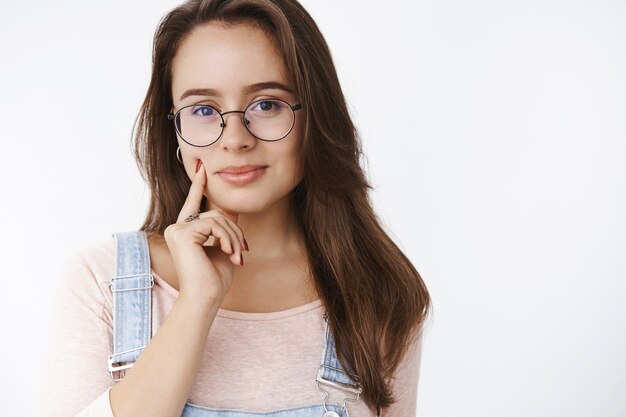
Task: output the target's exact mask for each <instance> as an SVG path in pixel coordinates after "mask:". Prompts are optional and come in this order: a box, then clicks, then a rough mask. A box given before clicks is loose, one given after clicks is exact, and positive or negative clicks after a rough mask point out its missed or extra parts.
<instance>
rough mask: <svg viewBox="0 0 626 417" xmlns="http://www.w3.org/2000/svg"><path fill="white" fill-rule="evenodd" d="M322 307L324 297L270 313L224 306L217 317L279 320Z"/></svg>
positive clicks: (167, 288) (175, 293)
mask: <svg viewBox="0 0 626 417" xmlns="http://www.w3.org/2000/svg"><path fill="white" fill-rule="evenodd" d="M150 273H151V274H152V276H153V277H154V280H155V281H157V282H158V284H159V285H160V286H161V287H163V289H164V290H165V291H166V292H168V293H169V294H171V295H173V296H174V297H176V298H178V296H179V294H180V292H179V291H178V290H177V289H176V288H174V287H172V286H171V285H170V284H169V283H168V282H167V281H165V280H164V279H163V278H161V277H160V276H159V274H157V273H156V271H155V270H154V269H152V268H150ZM321 307H322V299H321V298H318V299H317V300H314V301H311V302H310V303H307V304H302V305H299V306H296V307H292V308H288V309H287V310H280V311H272V312H269V313H251V312H246V311H235V310H226V309H223V308H220V309H218V311H217V317H222V318H227V319H234V320H246V321H265V320H277V319H282V318H286V317H291V316H295V315H296V314H300V313H304V312H306V311H309V310H313V309H317V308H321Z"/></svg>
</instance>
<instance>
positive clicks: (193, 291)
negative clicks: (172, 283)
mask: <svg viewBox="0 0 626 417" xmlns="http://www.w3.org/2000/svg"><path fill="white" fill-rule="evenodd" d="M205 185H206V171H205V169H204V165H200V169H199V170H198V171H197V172H196V173H195V174H194V176H193V178H192V180H191V187H190V188H189V194H188V195H187V199H186V200H185V203H184V204H183V207H182V209H181V211H180V213H179V215H178V219H177V221H176V223H174V224H171V225H169V226H167V228H166V229H165V231H164V233H163V236H164V238H165V241H166V242H167V246H168V248H169V250H170V253H171V255H172V259H173V260H174V265H175V267H176V273H177V274H178V282H179V286H180V290H179V293H180V296H184V298H187V299H189V298H191V299H193V300H195V301H196V302H200V303H212V302H215V301H220V303H221V300H223V299H224V296H225V295H226V293H227V292H228V290H229V289H230V287H231V285H232V281H233V271H234V265H242V263H243V255H242V250H243V249H244V248H245V244H244V236H243V232H242V230H241V228H240V227H239V225H237V220H238V217H239V216H238V214H236V213H232V214H231V213H229V214H228V215H225V213H223V212H222V211H220V210H210V211H207V212H203V213H199V218H198V219H196V220H192V221H189V222H185V219H186V218H187V217H188V216H189V215H191V214H192V213H194V212H196V211H198V212H199V211H200V209H201V204H202V196H203V194H202V193H203V191H204V187H205ZM211 236H212V237H213V238H214V239H215V240H214V242H213V245H212V246H209V245H208V243H207V241H208V240H209V238H210V237H211Z"/></svg>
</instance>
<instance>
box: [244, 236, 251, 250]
mask: <svg viewBox="0 0 626 417" xmlns="http://www.w3.org/2000/svg"><path fill="white" fill-rule="evenodd" d="M243 245H244V246H245V248H246V250H247V251H248V252H250V249H248V242H246V238H245V237H244V238H243Z"/></svg>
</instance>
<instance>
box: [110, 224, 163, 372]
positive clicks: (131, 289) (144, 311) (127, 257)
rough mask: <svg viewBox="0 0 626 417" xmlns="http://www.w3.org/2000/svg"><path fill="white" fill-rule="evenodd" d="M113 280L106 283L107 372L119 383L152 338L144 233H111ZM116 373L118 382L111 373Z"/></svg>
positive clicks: (152, 278) (146, 250) (151, 283)
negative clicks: (109, 303) (109, 313)
mask: <svg viewBox="0 0 626 417" xmlns="http://www.w3.org/2000/svg"><path fill="white" fill-rule="evenodd" d="M112 236H113V238H114V239H115V276H113V278H112V279H111V281H110V282H109V288H111V292H112V298H113V354H112V355H111V356H109V360H108V368H109V372H110V374H111V378H112V379H113V380H114V381H120V380H121V379H122V377H123V374H124V370H125V369H128V368H131V367H132V366H133V364H134V363H135V361H136V360H137V357H139V354H140V353H141V352H142V351H143V349H144V348H145V347H146V346H147V345H148V342H150V338H151V337H152V293H151V290H152V287H153V286H154V277H153V276H152V274H151V273H150V255H149V252H148V239H147V236H146V233H145V232H144V231H130V232H117V233H113V235H112ZM114 372H119V373H120V374H118V378H116V377H115V376H114V375H113V373H114Z"/></svg>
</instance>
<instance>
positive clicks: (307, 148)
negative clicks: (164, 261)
mask: <svg viewBox="0 0 626 417" xmlns="http://www.w3.org/2000/svg"><path fill="white" fill-rule="evenodd" d="M209 21H218V22H221V23H223V24H225V25H234V24H252V25H254V26H255V27H259V28H260V29H262V30H263V31H264V32H265V33H266V34H267V35H268V36H269V37H270V39H271V40H272V41H273V42H274V44H275V46H276V47H277V48H278V51H280V52H281V54H282V57H283V59H284V63H285V65H286V68H287V70H288V73H289V75H290V78H291V83H292V86H293V87H294V89H295V93H296V96H297V97H299V99H300V102H301V103H302V104H303V106H304V108H305V109H306V110H307V111H306V112H305V113H304V123H303V136H302V137H303V143H302V154H301V156H300V158H301V161H302V163H303V168H304V178H303V179H302V181H301V182H300V183H299V184H298V185H297V186H296V187H295V188H294V189H293V190H292V202H293V207H294V210H295V213H296V215H297V219H298V224H299V226H300V227H301V228H302V231H303V232H304V236H305V238H306V247H307V252H308V258H309V262H310V264H311V267H312V271H313V275H314V282H315V288H316V290H317V293H318V294H319V296H320V298H321V299H322V301H323V303H324V305H325V307H326V310H327V312H328V320H329V324H330V327H331V329H332V333H333V336H334V339H335V347H336V350H337V355H338V359H339V361H340V362H341V365H342V366H343V367H344V369H347V370H352V371H353V372H354V374H356V375H354V378H353V379H355V380H356V382H358V383H360V384H361V387H362V390H363V391H362V393H361V396H362V398H363V400H364V401H365V403H366V404H367V406H368V407H370V409H372V410H376V412H377V414H378V415H380V410H381V409H385V408H387V407H389V406H390V405H391V404H392V403H394V402H395V401H396V399H395V397H394V396H393V393H392V392H391V389H390V378H392V377H393V375H394V373H395V371H396V369H397V368H398V365H399V363H400V361H401V359H402V358H403V356H404V354H405V353H406V352H407V351H408V348H409V345H410V344H411V343H414V342H415V341H416V340H417V339H416V338H417V337H419V336H421V333H422V330H423V327H424V326H423V325H424V322H425V320H426V317H427V315H428V312H429V310H430V306H431V299H430V295H429V293H428V290H427V288H426V285H425V284H424V282H423V281H422V278H421V277H420V275H419V273H418V272H417V270H416V269H415V267H414V266H413V265H412V264H411V262H410V261H409V259H408V258H407V257H406V256H405V255H404V254H403V253H402V251H401V250H400V249H399V248H398V246H397V245H396V244H395V243H394V242H393V241H392V239H391V238H390V237H389V236H388V235H387V233H386V232H385V231H384V230H383V228H382V227H381V222H380V220H379V219H378V217H377V216H376V214H375V213H374V210H373V208H372V204H371V201H370V199H369V195H368V190H369V189H372V187H371V185H370V184H369V183H368V181H367V179H366V177H365V174H364V172H363V170H362V168H361V166H360V156H361V155H362V151H361V143H360V138H359V135H358V132H357V130H356V128H355V126H354V124H353V122H352V120H351V119H350V116H349V114H348V109H347V106H346V101H345V97H344V95H343V92H342V90H341V86H340V84H339V80H338V77H337V72H336V70H335V67H334V64H333V61H332V57H331V53H330V50H329V48H328V45H327V43H326V41H325V39H324V37H323V35H322V33H321V32H320V30H319V28H318V27H317V25H316V23H315V22H314V20H313V19H312V17H311V16H310V15H309V14H308V12H307V11H306V10H305V9H304V8H303V7H302V5H300V4H299V3H298V2H297V1H296V0H191V1H187V2H185V3H183V4H181V5H180V6H178V7H176V8H175V9H173V10H172V11H170V12H169V13H168V14H167V15H165V16H164V17H163V18H162V19H161V21H160V22H159V25H158V28H157V31H156V33H155V36H154V45H153V54H152V65H153V66H152V76H151V80H150V85H149V87H148V91H147V94H146V97H145V100H144V102H143V104H142V106H141V109H140V111H139V114H138V116H137V119H136V120H135V126H134V128H133V137H134V142H133V147H134V154H135V158H136V161H137V164H138V166H139V170H140V172H141V175H142V177H143V179H144V180H145V181H146V182H147V183H148V184H149V187H150V191H151V199H150V205H149V209H148V213H147V215H146V219H145V221H144V223H143V225H142V226H141V228H140V230H143V231H145V232H146V233H147V234H149V235H154V234H159V235H163V233H164V230H165V228H166V227H167V226H168V225H170V224H172V223H175V222H176V219H177V216H178V212H179V211H180V208H181V207H182V205H183V202H184V201H185V198H186V196H187V193H188V191H189V187H190V185H191V180H190V179H189V177H188V176H187V174H186V172H185V170H184V169H183V167H182V165H181V164H180V163H179V162H178V161H177V160H176V147H177V140H176V134H175V131H174V129H173V127H172V125H171V123H170V122H169V121H168V120H167V118H166V115H167V113H168V112H169V111H170V108H171V107H172V104H173V101H172V91H171V87H172V85H171V81H172V60H173V58H174V56H175V54H176V51H177V48H178V46H179V45H180V44H181V41H182V40H183V39H185V37H186V36H187V35H189V34H190V32H191V31H192V30H193V29H194V28H195V27H196V26H198V25H202V24H205V23H207V22H209ZM205 204H206V197H205V200H204V202H203V207H204V206H205Z"/></svg>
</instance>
